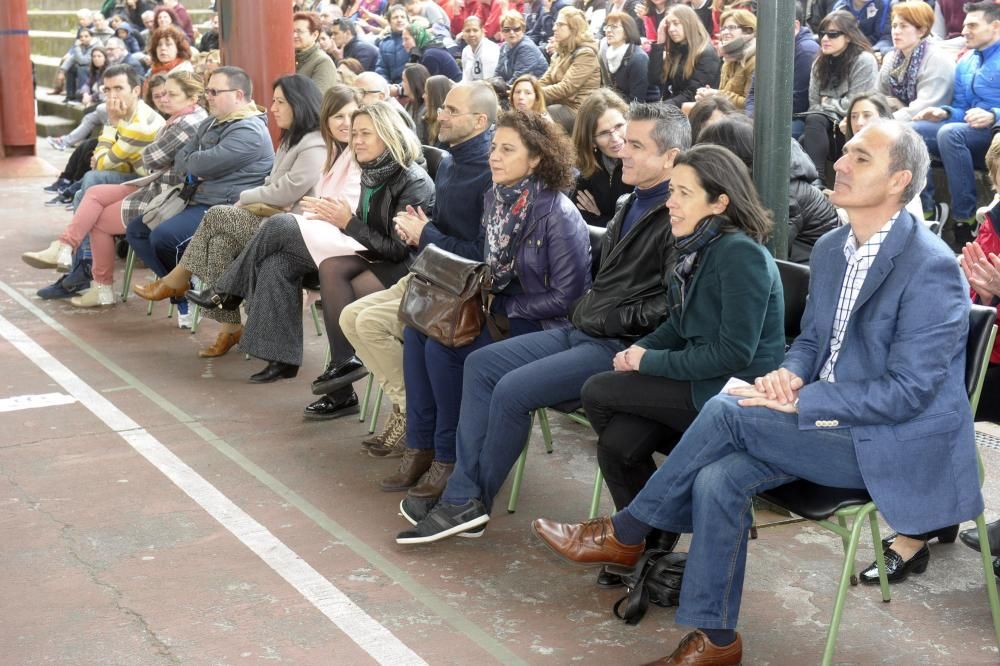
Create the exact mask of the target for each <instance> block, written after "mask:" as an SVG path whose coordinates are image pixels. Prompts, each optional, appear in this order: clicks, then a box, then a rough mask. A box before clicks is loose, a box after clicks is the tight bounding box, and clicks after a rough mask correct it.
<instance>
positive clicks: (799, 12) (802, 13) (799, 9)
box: [795, 2, 806, 25]
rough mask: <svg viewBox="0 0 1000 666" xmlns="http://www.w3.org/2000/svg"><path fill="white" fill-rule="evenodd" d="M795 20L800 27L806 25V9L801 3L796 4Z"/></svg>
mask: <svg viewBox="0 0 1000 666" xmlns="http://www.w3.org/2000/svg"><path fill="white" fill-rule="evenodd" d="M795 20H796V21H798V22H799V25H805V24H806V8H805V7H803V6H802V3H801V2H796V3H795Z"/></svg>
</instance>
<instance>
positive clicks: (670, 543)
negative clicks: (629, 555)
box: [646, 530, 681, 552]
mask: <svg viewBox="0 0 1000 666" xmlns="http://www.w3.org/2000/svg"><path fill="white" fill-rule="evenodd" d="M680 540H681V535H680V534H677V533H676V532H663V531H661V530H653V531H652V532H650V533H649V535H648V536H647V537H646V550H654V549H655V550H666V551H670V552H673V550H674V547H675V546H676V545H677V542H678V541H680Z"/></svg>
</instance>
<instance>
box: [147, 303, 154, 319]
mask: <svg viewBox="0 0 1000 666" xmlns="http://www.w3.org/2000/svg"><path fill="white" fill-rule="evenodd" d="M146 316H147V317H151V316H153V301H148V302H147V303H146Z"/></svg>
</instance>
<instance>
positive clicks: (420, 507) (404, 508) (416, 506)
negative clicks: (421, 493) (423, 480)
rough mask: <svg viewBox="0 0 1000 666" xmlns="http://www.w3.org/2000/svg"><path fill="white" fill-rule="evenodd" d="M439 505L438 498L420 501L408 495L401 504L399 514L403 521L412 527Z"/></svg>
mask: <svg viewBox="0 0 1000 666" xmlns="http://www.w3.org/2000/svg"><path fill="white" fill-rule="evenodd" d="M437 503H438V498H437V497H435V498H433V499H419V498H417V497H410V496H409V495H407V496H406V497H404V498H403V501H401V502H400V503H399V513H400V515H402V516H403V519H404V520H405V521H406V522H408V523H409V524H411V525H416V524H417V523H419V522H420V521H421V520H423V519H424V518H426V517H427V514H429V513H430V512H431V511H432V510H433V509H434V507H435V506H436V505H437Z"/></svg>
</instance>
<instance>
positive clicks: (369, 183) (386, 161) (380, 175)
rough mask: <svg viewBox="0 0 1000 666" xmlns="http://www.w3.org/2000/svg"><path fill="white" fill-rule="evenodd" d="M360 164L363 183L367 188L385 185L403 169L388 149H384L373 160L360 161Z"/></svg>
mask: <svg viewBox="0 0 1000 666" xmlns="http://www.w3.org/2000/svg"><path fill="white" fill-rule="evenodd" d="M358 165H359V166H360V167H361V184H362V185H364V186H365V187H367V188H376V187H381V186H382V185H385V183H386V182H387V181H388V180H389V179H390V178H392V177H393V176H395V175H396V174H397V173H399V172H400V171H401V170H402V169H403V167H401V166H400V165H399V162H397V161H396V158H394V157H393V156H392V153H391V152H389V151H388V150H385V151H383V152H382V154H381V155H379V156H378V157H376V158H375V159H373V160H372V161H371V162H364V163H362V162H358Z"/></svg>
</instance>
